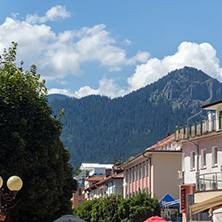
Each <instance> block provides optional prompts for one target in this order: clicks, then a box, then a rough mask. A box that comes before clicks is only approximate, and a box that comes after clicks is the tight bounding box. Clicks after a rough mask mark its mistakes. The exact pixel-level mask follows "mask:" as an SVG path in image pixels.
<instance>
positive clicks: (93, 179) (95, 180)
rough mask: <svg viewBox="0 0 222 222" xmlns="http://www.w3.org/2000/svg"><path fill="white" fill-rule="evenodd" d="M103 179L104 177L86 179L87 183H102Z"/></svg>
mask: <svg viewBox="0 0 222 222" xmlns="http://www.w3.org/2000/svg"><path fill="white" fill-rule="evenodd" d="M102 179H103V177H89V178H86V181H90V182H97V181H100V180H102Z"/></svg>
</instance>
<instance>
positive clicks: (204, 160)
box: [201, 149, 207, 167]
mask: <svg viewBox="0 0 222 222" xmlns="http://www.w3.org/2000/svg"><path fill="white" fill-rule="evenodd" d="M206 165H207V164H206V150H205V149H202V150H201V167H205V166H206Z"/></svg>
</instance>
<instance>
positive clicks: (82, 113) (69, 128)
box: [50, 67, 222, 166]
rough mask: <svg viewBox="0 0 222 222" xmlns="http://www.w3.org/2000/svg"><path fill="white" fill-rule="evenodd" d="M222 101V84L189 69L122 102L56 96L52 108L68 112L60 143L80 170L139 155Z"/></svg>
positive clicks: (51, 103)
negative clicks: (82, 166) (88, 164)
mask: <svg viewBox="0 0 222 222" xmlns="http://www.w3.org/2000/svg"><path fill="white" fill-rule="evenodd" d="M219 99H222V84H221V83H219V82H218V81H217V80H216V79H213V78H211V77H209V76H208V75H206V74H205V73H203V72H202V71H200V70H197V69H194V68H189V67H184V68H183V69H179V70H175V71H173V72H171V73H169V74H168V75H167V76H164V77H163V78H161V79H159V80H158V81H156V82H154V83H152V84H150V85H147V86H146V87H144V88H142V89H139V90H137V91H135V92H132V93H130V94H128V95H126V96H124V97H121V98H116V99H109V98H107V97H104V96H95V95H94V96H88V97H84V98H81V99H76V98H75V99H74V98H69V97H67V98H62V99H59V98H57V97H56V96H54V98H53V99H52V100H50V105H51V106H52V109H53V110H54V112H55V114H56V115H58V114H59V112H60V111H61V110H62V109H63V108H64V110H65V115H64V117H63V123H64V127H63V132H62V136H61V139H62V141H63V143H64V145H65V147H66V148H67V149H68V150H69V151H70V153H71V155H72V157H71V164H73V165H74V166H77V165H78V164H80V163H81V162H84V161H86V162H100V163H111V162H113V160H114V158H116V159H117V160H119V159H120V158H121V157H122V156H123V157H125V158H128V157H130V156H135V155H137V154H139V153H140V152H142V151H144V150H145V149H146V148H147V147H149V146H151V145H153V144H154V143H156V142H157V141H158V140H160V139H163V138H164V137H165V136H166V133H167V131H168V130H169V131H170V132H171V133H173V132H174V130H175V127H176V126H178V125H184V124H185V123H186V120H187V118H188V117H190V116H191V115H192V114H194V113H196V112H198V111H200V105H202V104H206V103H208V102H211V101H215V100H219Z"/></svg>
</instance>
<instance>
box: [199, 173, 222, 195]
mask: <svg viewBox="0 0 222 222" xmlns="http://www.w3.org/2000/svg"><path fill="white" fill-rule="evenodd" d="M220 189H222V172H214V173H205V174H201V175H199V190H197V191H210V190H220Z"/></svg>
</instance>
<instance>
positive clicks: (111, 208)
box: [91, 194, 123, 222]
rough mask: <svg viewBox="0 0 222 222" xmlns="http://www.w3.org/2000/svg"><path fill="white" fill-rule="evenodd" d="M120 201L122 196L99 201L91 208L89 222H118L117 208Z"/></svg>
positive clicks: (112, 196) (113, 196)
mask: <svg viewBox="0 0 222 222" xmlns="http://www.w3.org/2000/svg"><path fill="white" fill-rule="evenodd" d="M122 200H123V196H122V195H116V194H112V195H109V196H107V197H106V198H101V199H99V201H98V202H97V203H96V204H94V205H93V207H92V219H91V222H103V221H106V222H113V221H115V222H120V219H119V214H118V208H119V205H120V204H121V202H122Z"/></svg>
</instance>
